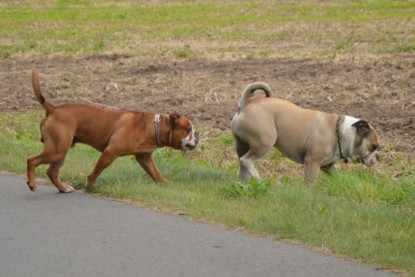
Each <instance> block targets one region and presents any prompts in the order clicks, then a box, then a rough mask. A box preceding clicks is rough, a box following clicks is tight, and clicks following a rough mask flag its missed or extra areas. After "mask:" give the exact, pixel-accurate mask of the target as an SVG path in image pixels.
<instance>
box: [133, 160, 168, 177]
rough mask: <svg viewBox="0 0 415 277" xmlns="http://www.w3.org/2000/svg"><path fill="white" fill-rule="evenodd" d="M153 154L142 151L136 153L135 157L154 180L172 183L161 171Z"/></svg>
mask: <svg viewBox="0 0 415 277" xmlns="http://www.w3.org/2000/svg"><path fill="white" fill-rule="evenodd" d="M151 155H152V153H140V154H136V155H135V159H136V160H137V162H138V163H139V164H140V165H141V167H142V168H143V169H144V170H145V171H146V172H147V173H148V175H150V176H151V178H152V179H153V180H154V181H156V182H159V183H170V182H169V180H167V179H166V178H164V177H163V175H162V174H161V173H160V171H159V170H158V168H157V166H156V164H155V163H154V160H153V157H152V156H151Z"/></svg>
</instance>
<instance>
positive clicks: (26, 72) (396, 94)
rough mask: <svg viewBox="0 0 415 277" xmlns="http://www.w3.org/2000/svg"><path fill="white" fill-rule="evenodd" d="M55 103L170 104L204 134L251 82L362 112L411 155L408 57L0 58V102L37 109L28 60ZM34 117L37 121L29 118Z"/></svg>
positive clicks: (412, 66) (317, 104) (414, 121)
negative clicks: (216, 59)
mask: <svg viewBox="0 0 415 277" xmlns="http://www.w3.org/2000/svg"><path fill="white" fill-rule="evenodd" d="M33 66H36V67H37V68H38V71H39V73H40V80H41V87H42V91H43V93H44V95H45V96H46V98H48V99H49V100H50V101H52V102H53V103H56V104H60V103H64V102H74V101H77V102H85V103H91V102H94V103H100V104H103V105H108V106H114V107H118V108H122V109H128V110H140V111H151V112H170V111H177V112H179V113H182V114H186V115H188V116H190V117H191V118H192V120H193V122H194V125H196V127H198V128H199V129H203V130H204V132H203V133H204V136H205V139H208V138H211V137H214V136H217V135H219V134H221V133H222V132H223V131H225V130H229V123H230V118H231V117H232V115H233V113H234V112H235V110H236V106H237V102H238V100H239V96H240V93H241V91H242V90H243V89H244V88H245V87H246V86H247V85H248V84H249V83H251V82H255V81H262V82H266V83H268V84H269V85H270V87H271V88H272V90H273V95H274V96H277V97H280V98H285V99H288V100H290V101H293V102H295V103H297V104H299V105H301V106H303V107H308V108H313V109H319V110H323V111H327V112H335V113H339V114H347V115H352V116H355V117H358V118H362V119H366V120H368V121H369V122H370V123H371V124H372V125H373V126H374V127H375V129H377V130H378V131H379V133H380V135H381V139H382V141H383V142H384V144H387V145H389V146H390V147H392V148H393V149H394V150H396V151H402V152H407V153H410V154H411V155H414V156H415V128H414V127H415V60H414V58H413V56H409V55H408V56H400V57H398V58H396V57H395V58H394V59H393V61H390V60H389V59H387V58H383V59H378V60H376V61H372V62H354V61H353V60H350V61H336V60H325V61H318V60H292V59H245V60H235V61H214V62H212V61H206V60H177V61H174V60H165V61H160V60H157V61H148V60H146V61H143V60H142V59H138V58H135V57H128V56H121V55H100V56H90V57H82V58H81V57H62V56H52V57H44V58H36V59H29V58H19V59H15V60H1V61H0V68H1V71H0V84H1V86H0V110H1V111H2V112H9V113H15V112H25V111H28V110H40V105H39V103H38V102H36V100H35V97H34V94H33V90H32V87H31V79H30V76H31V68H32V67H33ZM34 124H38V123H37V122H36V123H34Z"/></svg>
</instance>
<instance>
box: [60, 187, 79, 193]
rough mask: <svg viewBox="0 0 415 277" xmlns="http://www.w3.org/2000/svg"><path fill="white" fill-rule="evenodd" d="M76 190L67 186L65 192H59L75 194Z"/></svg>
mask: <svg viewBox="0 0 415 277" xmlns="http://www.w3.org/2000/svg"><path fill="white" fill-rule="evenodd" d="M74 191H75V189H74V188H73V187H71V186H65V187H64V189H63V190H59V192H61V193H69V192H74Z"/></svg>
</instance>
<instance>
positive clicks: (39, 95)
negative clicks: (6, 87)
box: [32, 68, 55, 114]
mask: <svg viewBox="0 0 415 277" xmlns="http://www.w3.org/2000/svg"><path fill="white" fill-rule="evenodd" d="M32 85H33V90H34V91H35V95H36V98H37V101H39V103H40V104H41V105H42V106H43V108H44V109H45V111H46V114H51V113H53V111H54V110H55V106H54V105H53V104H52V103H50V102H49V101H47V100H46V99H45V97H43V95H42V93H41V92H40V84H39V76H38V74H37V70H36V68H33V69H32Z"/></svg>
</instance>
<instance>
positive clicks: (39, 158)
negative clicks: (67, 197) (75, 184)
mask: <svg viewBox="0 0 415 277" xmlns="http://www.w3.org/2000/svg"><path fill="white" fill-rule="evenodd" d="M64 160H65V155H63V157H60V158H59V156H57V155H51V154H49V153H47V152H45V151H43V152H42V153H40V154H37V155H35V156H32V157H29V158H28V159H27V185H28V186H29V189H30V190H31V191H35V190H36V182H35V169H36V167H38V166H39V165H41V164H50V166H49V169H48V176H49V178H50V180H51V181H52V183H53V184H54V185H55V186H56V187H57V188H58V190H59V191H60V192H71V191H73V188H72V187H70V186H66V185H64V184H62V182H60V181H59V169H60V168H61V167H62V164H63V161H64Z"/></svg>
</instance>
